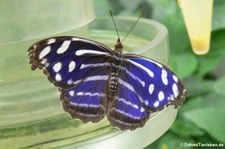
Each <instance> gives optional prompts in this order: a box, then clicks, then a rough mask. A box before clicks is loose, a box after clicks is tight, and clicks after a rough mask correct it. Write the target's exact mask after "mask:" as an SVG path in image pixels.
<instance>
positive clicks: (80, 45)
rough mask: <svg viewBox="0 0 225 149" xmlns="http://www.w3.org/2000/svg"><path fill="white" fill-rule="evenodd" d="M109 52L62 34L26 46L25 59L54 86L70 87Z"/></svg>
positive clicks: (99, 62) (90, 42) (87, 41)
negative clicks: (26, 54)
mask: <svg viewBox="0 0 225 149" xmlns="http://www.w3.org/2000/svg"><path fill="white" fill-rule="evenodd" d="M111 52H112V51H111V50H110V49H109V48H107V47H104V46H103V45H101V44H99V43H96V42H93V41H90V40H86V39H82V38H77V37H69V36H66V37H56V38H49V39H45V40H42V41H40V42H37V43H36V44H34V45H33V46H31V47H30V48H29V58H30V63H31V64H32V66H31V67H32V69H33V70H34V69H36V68H40V69H42V70H43V71H44V73H45V74H46V75H47V76H48V79H49V80H50V81H51V82H53V83H54V84H55V85H56V86H58V87H61V88H70V87H72V86H73V83H74V82H76V81H78V80H81V79H84V78H85V77H87V76H89V74H90V73H91V72H92V71H93V70H96V69H95V67H98V66H99V67H100V66H103V65H104V63H105V62H106V61H107V59H108V57H109V56H110V54H111ZM98 64H99V65H98ZM90 65H93V67H87V66H90Z"/></svg>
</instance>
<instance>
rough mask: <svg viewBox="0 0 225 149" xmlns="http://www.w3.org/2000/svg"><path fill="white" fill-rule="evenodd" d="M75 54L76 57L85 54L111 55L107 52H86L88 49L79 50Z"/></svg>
mask: <svg viewBox="0 0 225 149" xmlns="http://www.w3.org/2000/svg"><path fill="white" fill-rule="evenodd" d="M75 54H76V56H81V55H85V54H93V55H109V53H107V52H102V51H95V50H86V49H82V50H77V51H76V53H75Z"/></svg>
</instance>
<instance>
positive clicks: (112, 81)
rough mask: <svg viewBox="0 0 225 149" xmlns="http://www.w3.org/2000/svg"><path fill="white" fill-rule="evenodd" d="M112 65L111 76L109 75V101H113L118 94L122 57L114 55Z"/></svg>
mask: <svg viewBox="0 0 225 149" xmlns="http://www.w3.org/2000/svg"><path fill="white" fill-rule="evenodd" d="M111 60H112V61H111V64H110V74H109V82H108V89H107V91H108V99H109V100H113V98H114V97H115V95H116V94H117V92H118V84H119V83H118V81H119V74H120V71H121V67H120V65H121V62H122V58H121V55H113V56H112V59H111Z"/></svg>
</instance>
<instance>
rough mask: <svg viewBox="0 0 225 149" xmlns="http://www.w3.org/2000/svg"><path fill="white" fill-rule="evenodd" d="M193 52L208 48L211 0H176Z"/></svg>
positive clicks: (199, 52) (203, 50)
mask: <svg viewBox="0 0 225 149" xmlns="http://www.w3.org/2000/svg"><path fill="white" fill-rule="evenodd" d="M178 2H179V5H180V7H181V10H182V14H183V17H184V21H185V25H186V27H187V30H188V35H189V39H190V41H191V45H192V49H193V51H194V53H196V54H199V55H202V54H206V53H207V52H208V51H209V49H210V37H211V23H212V10H213V0H178Z"/></svg>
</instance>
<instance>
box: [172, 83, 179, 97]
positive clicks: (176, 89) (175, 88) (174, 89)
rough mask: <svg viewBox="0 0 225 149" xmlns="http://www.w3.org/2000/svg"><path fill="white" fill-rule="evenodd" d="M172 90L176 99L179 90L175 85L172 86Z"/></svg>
mask: <svg viewBox="0 0 225 149" xmlns="http://www.w3.org/2000/svg"><path fill="white" fill-rule="evenodd" d="M172 90H173V94H174V97H175V98H176V97H177V96H178V88H177V85H176V84H175V83H174V84H173V86H172Z"/></svg>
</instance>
